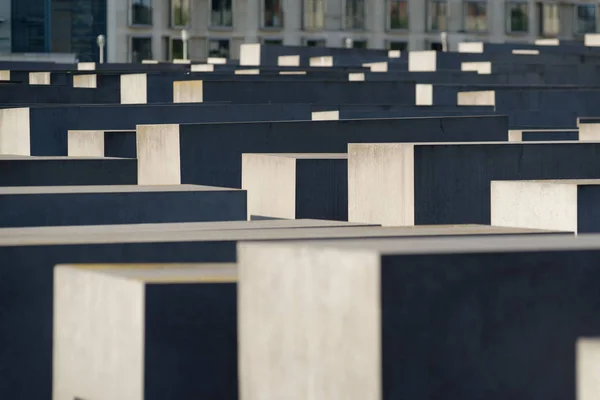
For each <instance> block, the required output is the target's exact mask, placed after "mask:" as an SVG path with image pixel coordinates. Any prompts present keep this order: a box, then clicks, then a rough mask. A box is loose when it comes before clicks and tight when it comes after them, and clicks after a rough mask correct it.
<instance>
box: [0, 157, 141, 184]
mask: <svg viewBox="0 0 600 400" xmlns="http://www.w3.org/2000/svg"><path fill="white" fill-rule="evenodd" d="M135 184H137V161H136V160H135V159H119V158H93V157H26V156H0V186H71V185H135Z"/></svg>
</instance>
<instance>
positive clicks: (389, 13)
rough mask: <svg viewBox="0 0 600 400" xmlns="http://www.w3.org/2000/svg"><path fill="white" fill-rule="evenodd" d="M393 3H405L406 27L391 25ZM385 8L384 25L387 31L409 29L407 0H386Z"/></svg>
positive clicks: (406, 30) (405, 30)
mask: <svg viewBox="0 0 600 400" xmlns="http://www.w3.org/2000/svg"><path fill="white" fill-rule="evenodd" d="M393 3H406V27H405V28H393V27H392V4H393ZM386 4H387V10H386V12H385V14H386V27H387V30H388V31H392V32H408V31H409V30H410V9H409V6H410V1H409V0H386Z"/></svg>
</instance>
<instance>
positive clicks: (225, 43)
mask: <svg viewBox="0 0 600 400" xmlns="http://www.w3.org/2000/svg"><path fill="white" fill-rule="evenodd" d="M208 56H209V57H223V58H229V39H209V40H208Z"/></svg>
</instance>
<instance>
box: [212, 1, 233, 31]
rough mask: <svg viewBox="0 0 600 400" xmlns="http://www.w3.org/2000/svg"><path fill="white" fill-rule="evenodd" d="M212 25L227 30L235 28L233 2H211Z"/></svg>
mask: <svg viewBox="0 0 600 400" xmlns="http://www.w3.org/2000/svg"><path fill="white" fill-rule="evenodd" d="M210 25H211V26H212V27H226V28H229V27H232V26H233V10H232V8H231V0H211V6H210Z"/></svg>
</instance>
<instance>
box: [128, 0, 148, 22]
mask: <svg viewBox="0 0 600 400" xmlns="http://www.w3.org/2000/svg"><path fill="white" fill-rule="evenodd" d="M138 2H141V3H145V2H148V3H150V6H149V8H150V13H149V15H150V22H149V23H138V22H134V21H133V18H134V12H133V5H134V4H136V3H138ZM128 12H129V26H130V27H132V28H149V27H153V26H154V0H128Z"/></svg>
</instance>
